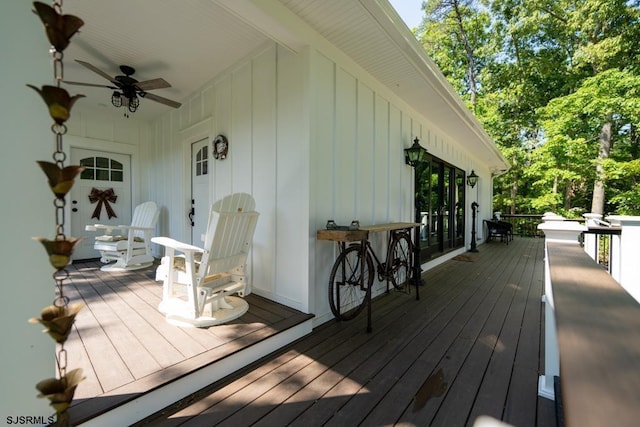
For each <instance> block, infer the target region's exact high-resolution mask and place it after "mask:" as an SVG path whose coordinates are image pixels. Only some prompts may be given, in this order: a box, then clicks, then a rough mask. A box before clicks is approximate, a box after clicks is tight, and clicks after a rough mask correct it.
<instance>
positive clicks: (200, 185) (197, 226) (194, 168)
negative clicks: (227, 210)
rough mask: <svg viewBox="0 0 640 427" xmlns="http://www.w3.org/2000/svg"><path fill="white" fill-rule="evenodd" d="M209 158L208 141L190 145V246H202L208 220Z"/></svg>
mask: <svg viewBox="0 0 640 427" xmlns="http://www.w3.org/2000/svg"><path fill="white" fill-rule="evenodd" d="M210 162H211V156H210V151H209V143H208V139H207V138H205V139H201V140H200V141H197V142H194V143H193V144H191V212H190V213H189V219H190V221H191V244H192V245H195V246H200V247H201V246H202V245H203V243H204V242H203V236H204V234H205V233H206V232H207V221H208V219H209V206H210V204H209V170H210V166H211V163H210Z"/></svg>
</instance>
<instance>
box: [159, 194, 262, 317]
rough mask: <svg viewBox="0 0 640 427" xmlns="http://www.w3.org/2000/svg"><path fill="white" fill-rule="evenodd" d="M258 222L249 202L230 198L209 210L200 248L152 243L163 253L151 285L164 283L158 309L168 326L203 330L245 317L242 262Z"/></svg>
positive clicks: (170, 242) (245, 286)
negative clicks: (191, 327)
mask: <svg viewBox="0 0 640 427" xmlns="http://www.w3.org/2000/svg"><path fill="white" fill-rule="evenodd" d="M257 221H258V213H257V212H255V201H254V200H253V198H252V197H251V196H250V195H249V194H245V193H235V194H231V195H229V196H226V197H224V198H223V199H221V200H218V201H217V202H215V203H214V204H213V206H212V207H211V212H210V214H209V222H208V225H207V232H206V236H205V239H204V248H199V247H197V246H193V245H190V244H188V243H181V242H178V241H176V240H174V239H171V238H168V237H154V238H153V239H151V241H152V242H154V243H157V244H159V245H162V246H164V247H165V248H166V251H165V256H164V257H163V258H162V262H161V264H160V266H159V267H158V269H157V271H156V280H161V281H162V282H163V291H162V302H161V303H160V306H159V307H158V309H159V310H160V311H161V312H162V313H164V314H165V315H166V318H167V321H168V322H169V323H172V324H174V325H178V326H196V327H208V326H212V325H218V324H221V323H225V322H228V321H230V320H233V319H236V318H238V317H240V316H242V315H243V314H244V313H246V312H247V310H248V309H249V304H248V303H247V302H246V301H245V300H244V299H242V298H239V297H244V296H245V295H248V294H249V293H250V287H249V283H248V278H247V272H246V262H247V257H248V255H249V250H250V248H251V243H252V240H253V233H254V231H255V227H256V223H257ZM176 252H179V253H180V254H176ZM231 294H238V296H239V297H237V296H231Z"/></svg>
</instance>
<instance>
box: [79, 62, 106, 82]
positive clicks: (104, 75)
mask: <svg viewBox="0 0 640 427" xmlns="http://www.w3.org/2000/svg"><path fill="white" fill-rule="evenodd" d="M76 62H77V63H78V64H80V65H84V66H85V67H87V68H88V69H90V70H91V71H93V72H94V73H96V74H100V75H101V76H102V77H104V78H105V79H107V80H109V81H110V82H114V83H115V78H113V77H111V76H110V75H109V74H107V73H105V72H104V71H102V70H101V69H100V68H98V67H96V66H94V65H91V64H89V63H88V62H85V61H80V60H79V59H76Z"/></svg>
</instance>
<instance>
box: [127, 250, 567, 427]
mask: <svg viewBox="0 0 640 427" xmlns="http://www.w3.org/2000/svg"><path fill="white" fill-rule="evenodd" d="M543 245H544V241H543V239H536V238H516V239H515V240H514V241H513V242H511V243H510V244H509V245H508V246H507V245H506V244H504V243H500V242H492V243H490V244H486V245H481V246H480V247H479V252H478V253H477V254H469V253H467V254H465V255H463V256H462V257H458V258H459V259H458V260H455V259H454V260H450V261H448V262H446V263H444V264H442V265H440V266H438V267H436V268H434V269H432V270H430V271H428V272H425V273H424V274H423V277H424V279H425V281H426V285H425V286H424V287H423V288H421V292H420V294H421V299H420V301H416V300H415V297H414V296H413V295H407V294H403V293H399V292H394V293H391V294H389V295H384V296H382V297H380V298H377V299H376V300H375V301H374V303H373V332H372V333H366V332H365V326H366V316H365V315H364V314H361V315H360V316H358V317H357V318H356V319H354V320H352V321H349V322H334V321H332V322H329V323H327V324H324V325H322V326H320V327H318V328H316V330H314V332H313V333H312V334H310V335H308V336H306V337H304V338H302V339H301V340H299V341H298V342H296V343H294V344H292V345H290V346H288V347H286V348H284V349H283V350H282V351H280V352H278V353H277V354H274V355H272V356H269V357H267V358H265V359H263V360H261V361H259V362H258V363H256V364H254V365H252V366H250V367H249V368H247V369H245V370H243V371H242V372H240V373H239V374H237V375H234V376H233V377H229V378H226V379H225V380H223V381H220V382H219V383H216V384H212V385H211V386H210V387H208V388H206V389H203V390H201V391H200V392H198V393H196V394H194V395H192V396H191V397H190V398H188V399H185V400H183V401H181V402H178V403H176V404H175V405H173V406H172V407H169V408H166V409H165V410H164V411H161V412H159V413H157V414H155V415H153V416H151V417H149V418H148V419H146V420H143V421H141V422H140V423H139V424H138V425H153V426H177V425H185V426H213V425H216V426H227V425H228V426H234V427H237V426H249V425H255V426H281V425H292V426H304V427H310V426H316V425H328V426H355V425H363V426H382V425H384V426H387V425H400V426H427V425H433V426H465V425H473V423H474V422H475V420H476V419H477V417H478V416H480V415H488V416H491V417H493V418H495V419H499V420H503V421H504V422H507V423H509V424H512V425H515V426H522V427H525V426H544V427H547V426H555V425H556V421H555V412H554V404H553V402H551V401H549V400H546V399H544V398H539V397H538V396H537V382H538V376H539V374H540V373H541V372H542V371H543V368H544V367H543V366H541V364H542V363H543V362H542V361H541V356H542V355H543V353H544V349H543V343H542V340H543V336H541V331H542V330H543V320H544V318H543V304H542V303H541V301H540V297H541V294H542V290H543V279H544V274H543V252H544V251H543ZM469 256H470V257H469ZM438 373H440V374H438Z"/></svg>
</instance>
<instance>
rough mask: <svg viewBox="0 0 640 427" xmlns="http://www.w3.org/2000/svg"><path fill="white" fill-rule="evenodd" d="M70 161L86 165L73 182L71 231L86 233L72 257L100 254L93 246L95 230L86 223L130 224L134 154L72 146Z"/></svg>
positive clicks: (88, 256) (76, 233) (78, 257)
mask: <svg viewBox="0 0 640 427" xmlns="http://www.w3.org/2000/svg"><path fill="white" fill-rule="evenodd" d="M71 164H72V165H80V166H83V167H84V168H85V170H84V171H82V173H81V174H80V176H79V178H76V181H75V183H74V185H73V188H72V189H71V192H70V197H69V203H70V207H71V219H70V221H69V222H70V224H71V227H70V231H71V232H70V233H68V234H69V235H70V236H72V237H84V239H83V240H82V241H81V242H80V243H79V244H78V245H77V246H76V247H75V249H74V251H73V259H74V260H78V259H88V258H98V257H99V256H100V254H99V253H98V251H95V250H94V249H93V242H94V238H95V236H96V233H95V232H90V231H85V229H84V228H85V226H86V225H87V224H108V225H129V224H131V156H129V155H128V154H117V153H109V152H105V151H95V150H85V149H81V148H71Z"/></svg>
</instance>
